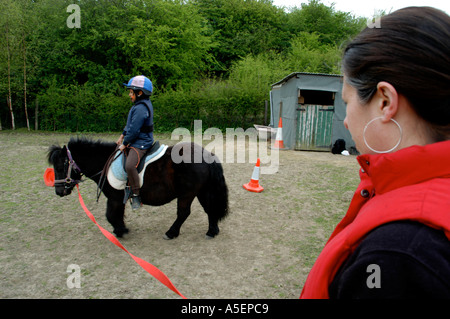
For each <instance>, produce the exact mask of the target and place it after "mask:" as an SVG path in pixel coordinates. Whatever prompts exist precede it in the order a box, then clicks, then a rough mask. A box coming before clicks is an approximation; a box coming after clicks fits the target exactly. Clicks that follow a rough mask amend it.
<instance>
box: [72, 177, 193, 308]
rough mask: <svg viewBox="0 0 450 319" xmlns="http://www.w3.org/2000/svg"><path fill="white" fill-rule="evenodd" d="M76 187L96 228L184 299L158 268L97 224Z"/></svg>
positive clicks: (82, 205) (82, 203)
mask: <svg viewBox="0 0 450 319" xmlns="http://www.w3.org/2000/svg"><path fill="white" fill-rule="evenodd" d="M77 189H78V198H79V200H80V204H81V207H83V210H84V212H85V213H86V215H87V216H88V217H89V218H90V219H91V220H92V222H93V223H94V224H96V225H97V226H98V228H99V229H100V230H101V232H102V233H103V235H105V237H106V238H108V239H109V240H110V241H111V242H112V243H113V244H114V245H116V246H117V247H119V248H122V249H123V250H124V251H125V252H127V253H128V255H130V256H131V258H133V259H134V261H135V262H137V263H138V264H139V266H141V267H142V268H144V269H145V270H146V271H147V272H148V273H149V274H150V275H152V276H153V277H155V278H156V279H158V280H159V281H160V282H161V283H162V284H163V285H165V286H166V287H167V288H169V289H170V290H172V291H173V292H175V293H176V294H178V295H180V296H181V297H182V298H183V299H186V297H185V296H183V295H182V294H181V292H179V291H178V289H177V288H175V286H174V285H173V284H172V282H171V281H170V280H169V278H168V277H167V276H166V275H165V274H164V273H163V272H162V271H161V270H159V269H158V268H156V267H155V266H153V265H152V264H150V263H148V262H146V261H145V260H143V259H141V258H139V257H136V256H134V255H133V254H131V253H130V252H129V251H128V250H126V249H125V247H124V246H123V245H122V244H121V243H120V242H119V240H118V239H117V238H116V237H115V236H114V235H113V234H111V233H110V232H109V231H107V230H106V229H104V228H103V227H102V226H100V225H99V224H97V222H96V220H95V218H94V215H92V213H91V212H90V211H89V209H87V207H86V205H85V204H84V201H83V198H82V197H81V193H80V187H79V186H78V184H77Z"/></svg>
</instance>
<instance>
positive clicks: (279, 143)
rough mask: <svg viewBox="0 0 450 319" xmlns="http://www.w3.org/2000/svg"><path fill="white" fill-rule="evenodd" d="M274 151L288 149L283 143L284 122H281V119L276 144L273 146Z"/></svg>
mask: <svg viewBox="0 0 450 319" xmlns="http://www.w3.org/2000/svg"><path fill="white" fill-rule="evenodd" d="M272 149H279V150H285V149H287V148H286V147H284V143H283V121H282V120H281V117H280V120H279V121H278V128H277V136H276V137H275V143H274V144H273V146H272Z"/></svg>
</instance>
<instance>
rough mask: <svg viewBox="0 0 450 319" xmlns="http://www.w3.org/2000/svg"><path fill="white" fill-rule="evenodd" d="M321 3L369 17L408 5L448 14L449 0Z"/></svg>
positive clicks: (292, 1)
mask: <svg viewBox="0 0 450 319" xmlns="http://www.w3.org/2000/svg"><path fill="white" fill-rule="evenodd" d="M308 2H309V1H308V0H273V4H274V5H276V6H285V7H294V6H297V7H300V6H301V3H308ZM321 2H322V3H323V4H325V5H327V6H330V5H331V4H332V3H335V5H334V8H335V9H336V10H338V11H344V12H351V13H352V14H354V15H355V16H357V17H366V18H371V17H373V16H374V13H376V12H378V11H379V10H385V11H386V13H389V12H391V11H395V10H397V9H400V8H404V7H409V6H430V7H435V8H437V9H441V10H443V11H445V12H447V14H450V1H449V0H369V1H368V0H322V1H321Z"/></svg>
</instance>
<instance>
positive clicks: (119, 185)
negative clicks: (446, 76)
mask: <svg viewBox="0 0 450 319" xmlns="http://www.w3.org/2000/svg"><path fill="white" fill-rule="evenodd" d="M167 148H168V146H167V145H164V144H163V145H161V146H160V147H159V148H158V150H157V151H156V152H154V153H153V154H151V155H149V156H147V157H146V158H145V164H144V168H143V169H142V171H141V172H140V173H139V184H140V186H141V187H142V185H143V184H144V173H145V169H146V168H147V165H149V164H150V163H153V162H155V161H157V160H158V159H160V158H161V157H162V156H163V155H164V154H165V153H166V150H167ZM117 152H118V153H120V155H119V154H118V153H116V156H117V158H116V159H115V160H114V161H113V162H112V163H111V165H110V166H109V169H108V174H107V178H108V182H109V184H110V185H111V186H112V187H113V188H115V189H118V190H121V189H125V187H126V186H127V180H128V175H127V172H125V169H124V168H123V157H124V156H123V153H122V152H120V151H119V150H118V151H117Z"/></svg>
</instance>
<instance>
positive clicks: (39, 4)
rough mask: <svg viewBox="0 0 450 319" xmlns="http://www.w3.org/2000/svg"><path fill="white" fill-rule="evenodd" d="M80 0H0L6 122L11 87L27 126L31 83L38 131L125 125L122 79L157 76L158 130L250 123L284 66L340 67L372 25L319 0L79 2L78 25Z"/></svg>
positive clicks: (0, 95)
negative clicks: (344, 51)
mask: <svg viewBox="0 0 450 319" xmlns="http://www.w3.org/2000/svg"><path fill="white" fill-rule="evenodd" d="M72 3H74V1H73V0H40V1H28V0H17V1H11V0H0V6H1V8H2V13H6V14H1V15H0V29H1V30H4V31H5V32H3V33H2V36H1V37H0V44H1V45H0V47H1V49H0V56H1V57H2V59H0V70H1V71H2V72H1V76H0V121H2V122H3V123H4V125H3V127H10V125H8V124H9V123H8V121H10V116H9V113H10V111H9V108H8V106H7V104H6V97H7V96H9V95H11V96H12V102H13V108H14V112H15V113H16V114H15V117H16V120H18V122H19V124H20V125H23V123H24V120H23V119H24V117H25V116H24V112H23V110H24V108H23V106H24V98H23V88H24V86H25V83H27V90H28V93H27V96H28V99H29V100H30V101H29V103H28V104H27V105H29V106H34V105H36V103H34V102H35V101H36V100H38V103H39V112H40V113H39V119H40V128H41V129H47V130H71V131H73V130H94V131H102V130H121V129H122V128H123V126H124V125H125V121H126V113H127V112H128V109H129V107H130V106H131V104H130V102H129V100H128V98H127V97H126V90H125V89H124V88H123V86H122V83H123V82H127V81H128V80H129V79H130V78H131V77H132V76H135V75H138V74H144V75H146V76H148V77H149V78H150V79H151V80H152V82H153V85H154V96H153V97H152V100H153V101H154V106H155V128H156V130H168V131H170V130H173V129H174V128H175V127H177V126H185V127H189V126H190V125H191V123H193V120H194V119H203V120H204V125H209V126H215V127H221V128H224V127H233V126H240V127H248V126H251V125H253V124H254V123H260V122H262V119H263V116H264V100H268V99H269V97H268V96H269V90H270V85H271V84H272V83H274V82H276V81H278V80H279V79H281V78H283V77H284V76H286V75H287V74H289V73H292V72H321V73H339V72H340V70H339V60H340V54H341V51H340V50H341V49H340V47H341V44H342V43H343V41H346V40H347V39H348V38H350V37H352V36H354V35H355V34H356V33H358V32H359V30H360V29H361V28H362V26H364V23H365V19H356V18H354V17H353V16H351V15H350V14H348V13H343V12H336V11H335V10H334V8H333V7H327V6H325V5H324V4H322V3H320V1H317V0H310V2H309V3H307V4H302V5H301V7H300V8H294V9H292V10H291V11H290V12H286V11H284V10H283V9H281V8H277V7H276V6H274V5H273V4H272V1H270V0H114V1H113V0H79V1H76V3H77V4H78V6H79V8H80V20H81V27H80V28H69V27H68V26H67V23H66V22H67V18H68V17H69V15H70V13H68V12H67V10H66V9H67V7H68V5H70V4H72ZM7 26H8V32H6V27H7ZM7 40H8V45H9V46H7V45H6V41H7ZM22 43H23V44H22ZM22 47H23V48H25V47H26V59H24V58H23V54H24V53H23V52H25V50H23V49H22ZM8 55H9V57H10V59H9V62H8ZM8 63H9V64H8ZM24 64H25V66H26V70H27V75H26V79H25V76H24V74H25V73H24V72H23V70H24V69H25V68H24ZM9 91H11V93H9ZM29 113H30V114H32V116H31V117H32V118H31V120H33V115H34V112H29Z"/></svg>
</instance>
